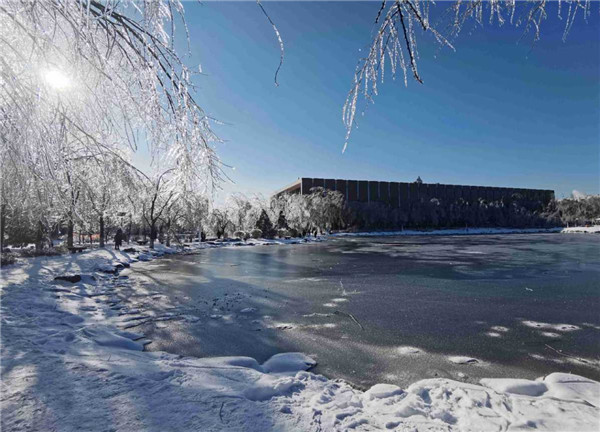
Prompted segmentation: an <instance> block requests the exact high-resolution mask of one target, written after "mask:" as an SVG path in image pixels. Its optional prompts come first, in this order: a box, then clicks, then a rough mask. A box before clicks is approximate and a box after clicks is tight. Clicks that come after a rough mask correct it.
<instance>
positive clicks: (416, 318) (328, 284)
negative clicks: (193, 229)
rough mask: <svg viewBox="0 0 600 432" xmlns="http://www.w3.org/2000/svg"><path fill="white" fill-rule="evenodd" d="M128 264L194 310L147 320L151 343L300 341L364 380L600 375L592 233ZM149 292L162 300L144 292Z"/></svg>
mask: <svg viewBox="0 0 600 432" xmlns="http://www.w3.org/2000/svg"><path fill="white" fill-rule="evenodd" d="M122 274H124V275H127V274H128V275H129V276H130V278H131V280H132V282H133V283H134V285H135V286H137V289H136V290H135V291H133V292H132V293H131V298H130V301H132V302H140V303H144V304H145V307H148V306H150V308H152V307H153V306H152V305H153V304H156V306H154V307H156V308H157V310H158V309H159V308H160V310H161V311H163V312H164V311H165V310H168V311H173V312H174V313H177V314H184V315H185V316H186V319H185V320H182V319H180V320H172V321H164V322H158V323H151V324H145V325H142V326H140V327H138V328H137V329H138V330H143V331H144V333H145V334H146V335H147V337H148V338H150V339H152V340H153V343H152V344H150V345H149V346H148V347H147V348H148V349H149V350H164V351H168V352H171V353H177V354H182V355H193V356H200V357H201V356H228V355H246V356H251V357H255V358H256V359H257V360H258V361H259V362H262V361H264V360H266V359H267V358H268V357H270V356H271V355H273V354H275V353H278V352H283V351H302V352H305V353H307V354H309V355H311V356H312V357H313V358H315V359H316V360H317V361H318V362H319V365H318V366H317V368H316V369H315V371H316V372H317V373H322V374H325V375H327V376H329V377H333V378H344V379H346V380H348V381H350V382H352V383H354V384H355V385H358V386H360V387H363V386H368V385H372V384H374V383H377V382H389V383H394V384H398V385H400V386H405V385H407V384H410V383H412V382H414V381H416V380H418V379H422V378H428V377H449V378H453V379H457V380H461V381H476V380H477V379H478V378H481V377H507V376H511V377H524V378H535V377H538V376H542V375H545V374H547V373H550V372H554V371H565V372H573V373H577V374H580V375H583V376H587V377H590V378H592V379H595V380H599V379H600V313H599V311H600V236H597V235H566V234H527V235H501V236H500V235H481V236H444V237H439V236H435V237H434V236H431V237H426V236H420V237H376V238H337V239H331V240H328V241H327V242H323V243H313V244H305V245H286V246H256V247H241V248H239V247H229V248H218V249H208V250H203V251H200V252H198V253H197V254H195V255H188V256H176V257H165V258H163V259H159V260H155V261H153V262H151V263H146V264H143V265H136V266H134V267H133V268H132V269H131V270H127V271H125V272H123V273H122ZM150 291H152V292H159V293H160V295H158V296H156V294H154V296H155V298H156V300H153V299H152V298H149V297H148V296H147V295H146V294H140V292H142V293H144V292H150ZM158 299H160V301H159V300H158ZM456 356H459V357H468V358H474V359H477V360H478V361H477V362H470V363H467V364H460V362H464V361H466V360H467V359H461V358H458V359H456V358H453V357H456ZM451 358H452V359H451ZM452 360H454V362H453V361H452ZM457 361H458V362H459V363H456V362H457Z"/></svg>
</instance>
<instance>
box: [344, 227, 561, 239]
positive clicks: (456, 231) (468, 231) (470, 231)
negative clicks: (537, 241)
mask: <svg viewBox="0 0 600 432" xmlns="http://www.w3.org/2000/svg"><path fill="white" fill-rule="evenodd" d="M562 230H563V229H562V228H452V229H434V230H403V231H369V232H340V233H335V234H332V235H333V236H335V237H383V236H419V235H444V236H446V235H476V234H531V233H553V232H561V231H562Z"/></svg>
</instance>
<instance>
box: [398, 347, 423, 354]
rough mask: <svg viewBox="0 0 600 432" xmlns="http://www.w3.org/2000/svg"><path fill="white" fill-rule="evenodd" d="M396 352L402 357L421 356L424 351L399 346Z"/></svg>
mask: <svg viewBox="0 0 600 432" xmlns="http://www.w3.org/2000/svg"><path fill="white" fill-rule="evenodd" d="M396 352H397V353H398V354H400V355H411V354H420V353H421V352H422V350H421V349H420V348H417V347H413V346H408V345H406V346H399V347H398V348H396Z"/></svg>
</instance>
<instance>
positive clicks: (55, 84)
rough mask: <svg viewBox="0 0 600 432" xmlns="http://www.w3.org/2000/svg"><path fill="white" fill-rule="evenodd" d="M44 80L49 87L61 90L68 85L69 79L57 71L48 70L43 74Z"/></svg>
mask: <svg viewBox="0 0 600 432" xmlns="http://www.w3.org/2000/svg"><path fill="white" fill-rule="evenodd" d="M44 79H45V80H46V82H47V83H48V84H49V85H50V87H52V88H54V89H56V90H63V89H65V88H67V87H69V85H70V81H69V78H68V77H67V76H66V75H65V74H64V73H63V72H61V71H59V70H58V69H50V70H49V71H46V73H45V74H44Z"/></svg>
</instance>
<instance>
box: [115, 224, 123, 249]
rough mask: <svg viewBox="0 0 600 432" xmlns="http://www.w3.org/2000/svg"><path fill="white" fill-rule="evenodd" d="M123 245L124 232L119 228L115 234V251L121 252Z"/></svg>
mask: <svg viewBox="0 0 600 432" xmlns="http://www.w3.org/2000/svg"><path fill="white" fill-rule="evenodd" d="M122 243H123V230H122V229H121V228H119V229H118V230H117V233H116V234H115V250H121V249H120V247H121V244H122Z"/></svg>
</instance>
